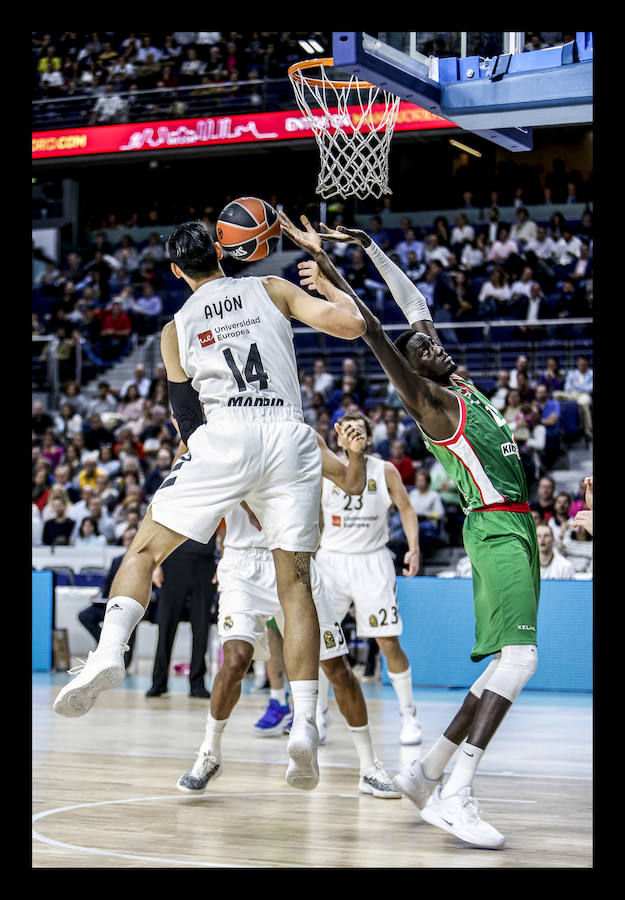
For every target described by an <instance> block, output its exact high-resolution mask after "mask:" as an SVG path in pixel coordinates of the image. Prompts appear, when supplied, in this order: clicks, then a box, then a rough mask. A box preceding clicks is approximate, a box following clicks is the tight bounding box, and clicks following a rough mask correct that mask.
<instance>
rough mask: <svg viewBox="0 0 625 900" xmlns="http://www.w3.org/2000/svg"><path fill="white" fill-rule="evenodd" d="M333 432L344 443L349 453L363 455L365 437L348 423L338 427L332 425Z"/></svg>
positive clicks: (336, 423) (335, 424) (336, 424)
mask: <svg viewBox="0 0 625 900" xmlns="http://www.w3.org/2000/svg"><path fill="white" fill-rule="evenodd" d="M334 430H335V431H336V433H337V434H338V435H340V436H341V437H342V438H343V440H344V441H345V449H346V450H349V451H350V452H351V453H364V452H365V448H366V440H365V435H364V434H363V433H362V431H360V429H359V428H356V427H355V426H354V425H353V424H351V423H350V422H345V423H344V424H343V425H340V424H339V423H338V422H335V423H334Z"/></svg>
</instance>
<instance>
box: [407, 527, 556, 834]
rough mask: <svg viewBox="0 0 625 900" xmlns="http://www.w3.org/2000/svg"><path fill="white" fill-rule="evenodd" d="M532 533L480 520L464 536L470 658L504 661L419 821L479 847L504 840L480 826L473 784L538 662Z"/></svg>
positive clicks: (495, 666) (485, 684)
mask: <svg viewBox="0 0 625 900" xmlns="http://www.w3.org/2000/svg"><path fill="white" fill-rule="evenodd" d="M474 515H475V514H472V516H474ZM472 516H470V517H468V518H469V519H471V518H472ZM535 532H536V529H535V528H533V527H532V524H531V519H530V516H529V515H524V514H522V513H503V514H496V513H490V514H484V513H482V514H479V513H478V514H477V516H476V518H475V519H474V521H473V522H472V523H470V524H469V526H468V527H467V528H465V533H464V538H465V546H466V547H467V551H468V552H469V553H470V555H471V562H472V567H473V589H474V603H475V615H476V642H475V645H474V647H473V650H472V653H471V656H472V658H473V659H474V660H480V659H481V658H483V657H485V656H487V655H489V654H490V653H496V654H498V653H499V651H501V655H500V657H499V659H497V658H496V659H495V660H494V661H493V663H491V664H490V665H489V666H488V668H487V670H486V672H484V673H483V678H482V681H481V684H480V685H479V688H478V690H474V691H473V693H474V694H477V693H480V689H481V695H480V696H479V698H478V701H477V704H476V706H475V711H474V715H473V718H472V720H471V724H470V727H469V730H468V733H467V738H466V741H465V743H464V744H463V745H462V747H461V748H460V753H459V755H458V758H457V760H456V763H455V765H454V768H453V770H452V772H451V775H450V777H449V779H448V780H447V782H446V783H445V784H444V785H439V786H438V787H437V788H436V789H435V790H434V792H433V794H432V796H431V797H430V799H429V800H428V802H427V804H426V806H425V808H424V809H423V810H422V812H421V817H422V818H423V819H424V820H425V821H426V822H429V823H430V824H432V825H436V826H438V827H440V828H443V829H444V830H446V831H450V832H451V833H452V834H454V835H456V836H457V837H460V838H462V839H463V840H465V841H468V842H469V843H473V844H476V845H479V846H486V847H500V846H503V844H504V842H505V838H504V836H503V835H502V834H500V833H499V832H498V831H497V830H496V829H494V828H493V827H492V826H490V825H489V824H488V823H487V822H484V821H482V820H481V819H480V816H479V812H478V806H477V801H476V800H475V798H474V797H473V796H472V783H473V779H474V777H475V774H476V771H477V767H478V765H479V763H480V760H481V758H482V756H483V754H484V751H485V749H486V747H487V746H488V743H489V742H490V740H491V738H492V737H493V735H494V734H495V732H496V731H497V728H498V727H499V725H500V724H501V722H502V720H503V718H504V717H505V715H506V713H507V712H508V710H509V709H510V707H511V705H512V703H513V702H514V700H515V699H516V697H517V696H518V694H519V693H520V692H521V690H522V689H523V687H524V686H525V684H526V683H527V681H528V680H529V679H530V678H531V676H532V675H533V673H534V672H535V670H536V667H537V663H538V657H537V651H536V618H537V611H538V597H539V591H540V569H539V564H538V552H537V542H536V533H535ZM450 823H451V824H450Z"/></svg>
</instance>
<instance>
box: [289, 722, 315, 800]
mask: <svg viewBox="0 0 625 900" xmlns="http://www.w3.org/2000/svg"><path fill="white" fill-rule="evenodd" d="M318 747H319V732H318V731H317V726H316V724H315V722H314V719H312V717H308V716H301V715H300V716H296V717H294V719H293V724H292V725H291V730H290V732H289V742H288V744H287V753H288V754H289V765H288V768H287V770H286V782H287V784H288V785H290V787H292V788H296V789H297V790H299V791H312V790H314V788H316V787H317V785H318V784H319V764H318V762H317V749H318Z"/></svg>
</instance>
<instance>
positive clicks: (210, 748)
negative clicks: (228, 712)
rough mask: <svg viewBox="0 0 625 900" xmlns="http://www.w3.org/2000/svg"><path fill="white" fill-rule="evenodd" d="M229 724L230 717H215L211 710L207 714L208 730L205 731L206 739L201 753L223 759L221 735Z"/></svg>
mask: <svg viewBox="0 0 625 900" xmlns="http://www.w3.org/2000/svg"><path fill="white" fill-rule="evenodd" d="M227 724H228V719H213V717H212V716H211V714H210V712H209V713H208V715H207V716H206V731H205V732H204V740H203V742H202V746H201V747H200V753H207V754H209V755H210V756H215V757H216V758H217V759H221V736H222V734H223V732H224V728H225V727H226V725H227Z"/></svg>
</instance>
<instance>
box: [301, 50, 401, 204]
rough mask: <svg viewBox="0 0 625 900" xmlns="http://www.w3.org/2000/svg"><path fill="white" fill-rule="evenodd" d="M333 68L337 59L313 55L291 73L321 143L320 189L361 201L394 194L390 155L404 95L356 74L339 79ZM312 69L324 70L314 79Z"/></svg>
mask: <svg viewBox="0 0 625 900" xmlns="http://www.w3.org/2000/svg"><path fill="white" fill-rule="evenodd" d="M333 66H334V60H333V59H332V58H331V57H330V58H327V59H309V60H303V61H301V62H297V63H294V64H293V65H292V66H291V67H290V68H289V71H288V75H289V78H290V80H291V84H292V85H293V90H294V91H295V98H296V100H297V104H298V106H299V108H300V110H301V111H302V113H303V115H304V116H305V117H306V119H307V120H308V121H309V122H310V127H311V128H312V131H313V134H314V136H315V140H316V141H317V146H318V147H319V154H320V157H321V167H320V170H319V179H318V181H317V189H316V190H317V193H318V194H320V195H321V196H322V197H324V198H325V199H328V198H329V197H334V196H336V195H338V196H339V197H343V198H345V197H349V196H353V195H355V196H356V197H359V198H360V199H361V200H362V199H364V198H365V197H370V196H373V197H381V196H382V195H383V194H390V193H392V191H391V189H390V188H389V186H388V155H389V150H390V146H391V138H392V136H393V130H394V128H395V123H396V121H397V113H398V110H399V104H400V98H399V97H396V96H394V95H393V94H391V93H389V92H388V91H385V90H383V89H382V88H379V87H377V86H376V85H375V84H369V82H368V81H359V80H358V78H356V77H355V76H354V75H351V76H349V80H346V81H337V80H335V79H333V78H331V77H330V76H329V75H328V73H327V71H326V70H327V68H328V67H329V68H332V67H333ZM311 68H318V69H319V70H320V71H319V74H318V75H316V76H315V77H311V76H310V75H309V73H308V70H309V69H311ZM313 110H314V112H313Z"/></svg>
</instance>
